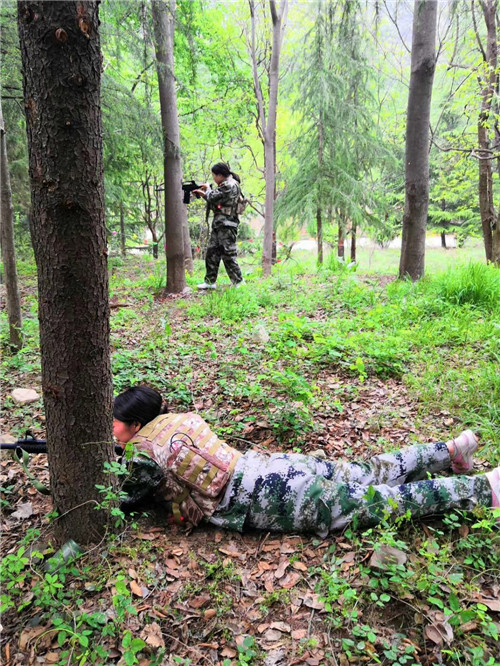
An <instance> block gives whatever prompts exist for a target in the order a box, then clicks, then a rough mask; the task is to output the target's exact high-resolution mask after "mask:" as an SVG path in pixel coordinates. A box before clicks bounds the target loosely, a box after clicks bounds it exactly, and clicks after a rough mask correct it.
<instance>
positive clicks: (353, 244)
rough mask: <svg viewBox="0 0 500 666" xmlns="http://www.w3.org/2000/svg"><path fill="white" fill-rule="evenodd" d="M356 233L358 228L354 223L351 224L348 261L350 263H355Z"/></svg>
mask: <svg viewBox="0 0 500 666" xmlns="http://www.w3.org/2000/svg"><path fill="white" fill-rule="evenodd" d="M357 231H358V226H357V224H356V222H353V223H352V229H351V258H350V261H351V262H352V263H356V234H357Z"/></svg>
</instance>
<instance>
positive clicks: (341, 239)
mask: <svg viewBox="0 0 500 666" xmlns="http://www.w3.org/2000/svg"><path fill="white" fill-rule="evenodd" d="M337 257H338V258H339V259H344V257H345V223H344V219H343V217H342V216H340V217H339V232H338V237H337Z"/></svg>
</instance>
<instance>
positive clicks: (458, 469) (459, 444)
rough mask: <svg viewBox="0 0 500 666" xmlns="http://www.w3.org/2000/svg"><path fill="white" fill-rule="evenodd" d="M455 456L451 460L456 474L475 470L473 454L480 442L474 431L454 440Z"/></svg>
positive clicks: (467, 431)
mask: <svg viewBox="0 0 500 666" xmlns="http://www.w3.org/2000/svg"><path fill="white" fill-rule="evenodd" d="M452 442H453V444H454V445H455V456H454V457H453V458H452V459H451V469H452V470H453V472H454V473H455V474H465V473H466V472H470V471H472V469H473V468H474V460H473V457H472V456H473V454H474V452H475V450H476V449H477V447H478V445H479V442H478V440H477V437H476V435H475V434H474V433H473V432H472V430H465V431H464V432H463V433H461V434H460V435H459V436H458V437H455V438H454V439H453V440H452Z"/></svg>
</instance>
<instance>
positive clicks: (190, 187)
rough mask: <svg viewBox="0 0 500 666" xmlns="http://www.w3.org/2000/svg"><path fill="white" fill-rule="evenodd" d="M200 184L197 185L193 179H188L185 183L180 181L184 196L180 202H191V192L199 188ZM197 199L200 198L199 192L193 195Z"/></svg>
mask: <svg viewBox="0 0 500 666" xmlns="http://www.w3.org/2000/svg"><path fill="white" fill-rule="evenodd" d="M199 189H200V185H197V184H196V183H195V182H194V180H189V181H187V182H186V183H182V191H183V192H184V197H183V199H182V203H185V204H188V203H190V202H191V192H193V191H194V190H199ZM194 196H195V197H196V198H197V199H199V198H200V195H199V194H195V195H194Z"/></svg>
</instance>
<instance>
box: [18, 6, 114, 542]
mask: <svg viewBox="0 0 500 666" xmlns="http://www.w3.org/2000/svg"><path fill="white" fill-rule="evenodd" d="M18 28H19V38H20V45H21V57H22V64H23V86H24V102H25V109H26V126H27V133H28V151H29V175H30V184H31V201H32V222H31V235H32V242H33V248H34V251H35V259H36V264H37V272H38V294H39V319H40V347H41V356H42V389H43V399H44V405H45V416H46V425H47V442H48V454H49V455H48V459H49V471H50V480H51V482H50V483H51V492H52V498H53V502H54V507H55V508H56V509H57V511H58V512H59V516H60V517H59V519H58V520H57V521H56V522H55V523H54V531H55V537H56V539H58V540H66V539H68V538H73V539H75V540H76V541H77V542H78V543H81V544H85V543H89V542H91V541H94V540H95V539H98V538H100V537H101V536H102V535H103V533H104V531H105V528H106V526H107V515H106V513H105V512H104V511H102V510H101V511H96V510H95V509H96V504H97V502H99V501H100V500H101V496H100V495H99V492H98V491H97V489H96V484H102V485H104V486H109V485H110V484H112V480H111V479H110V477H109V475H107V474H105V473H104V463H105V462H110V461H111V460H112V458H113V443H112V401H113V393H112V385H111V368H110V357H109V303H108V274H107V265H106V264H107V248H106V230H105V223H104V188H103V170H102V127H101V107H100V82H101V52H100V39H99V17H98V2H90V1H89V2H82V1H78V2H76V1H65V2H41V1H39V2H33V1H30V2H24V1H22V2H19V4H18Z"/></svg>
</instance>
